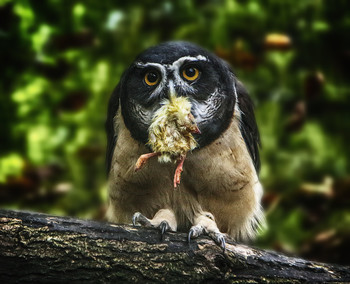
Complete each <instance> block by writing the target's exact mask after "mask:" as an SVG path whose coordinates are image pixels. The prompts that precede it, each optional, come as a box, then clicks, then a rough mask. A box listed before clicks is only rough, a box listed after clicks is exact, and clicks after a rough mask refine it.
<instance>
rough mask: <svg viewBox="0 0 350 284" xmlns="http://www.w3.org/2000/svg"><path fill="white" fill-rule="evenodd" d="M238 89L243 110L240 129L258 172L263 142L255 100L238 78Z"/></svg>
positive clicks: (239, 103) (239, 101)
mask: <svg viewBox="0 0 350 284" xmlns="http://www.w3.org/2000/svg"><path fill="white" fill-rule="evenodd" d="M236 91H237V97H238V106H239V109H240V110H241V123H240V131H241V134H242V136H243V139H244V142H245V144H246V146H247V148H248V151H249V154H250V156H251V158H252V160H253V163H254V166H255V169H256V172H257V173H258V172H259V171H260V155H259V147H260V146H261V142H260V134H259V130H258V126H257V124H256V120H255V115H254V107H253V102H252V100H251V98H250V97H249V95H248V92H247V91H246V89H245V88H244V86H243V84H242V83H241V82H239V81H238V80H237V81H236Z"/></svg>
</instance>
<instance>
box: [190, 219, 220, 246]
mask: <svg viewBox="0 0 350 284" xmlns="http://www.w3.org/2000/svg"><path fill="white" fill-rule="evenodd" d="M204 234H207V235H208V236H209V237H210V238H211V239H212V240H213V241H214V242H215V243H216V244H217V245H218V246H220V247H221V248H222V250H223V251H224V252H225V250H226V240H225V236H224V234H223V233H220V232H212V231H207V230H206V229H205V228H204V227H203V226H201V225H196V226H192V228H191V229H190V231H189V233H188V237H187V239H188V243H189V244H190V242H191V239H194V238H197V237H199V236H201V235H204Z"/></svg>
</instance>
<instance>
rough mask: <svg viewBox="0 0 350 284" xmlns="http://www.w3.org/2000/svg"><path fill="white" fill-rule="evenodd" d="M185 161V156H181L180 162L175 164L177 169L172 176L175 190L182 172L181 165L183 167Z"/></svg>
mask: <svg viewBox="0 0 350 284" xmlns="http://www.w3.org/2000/svg"><path fill="white" fill-rule="evenodd" d="M185 159H186V155H185V156H182V157H181V158H180V160H179V161H178V162H177V167H176V170H175V174H174V188H177V187H178V186H179V185H180V181H181V173H182V171H183V165H184V162H185Z"/></svg>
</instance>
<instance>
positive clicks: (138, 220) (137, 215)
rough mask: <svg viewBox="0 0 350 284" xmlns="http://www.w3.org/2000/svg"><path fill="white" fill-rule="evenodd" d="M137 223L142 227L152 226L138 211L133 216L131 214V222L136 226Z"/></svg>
mask: <svg viewBox="0 0 350 284" xmlns="http://www.w3.org/2000/svg"><path fill="white" fill-rule="evenodd" d="M137 223H139V224H140V225H141V226H144V227H152V224H151V221H150V220H149V219H148V218H147V217H145V216H143V215H142V214H141V213H140V212H136V213H135V214H134V216H132V224H133V225H134V226H136V224H137Z"/></svg>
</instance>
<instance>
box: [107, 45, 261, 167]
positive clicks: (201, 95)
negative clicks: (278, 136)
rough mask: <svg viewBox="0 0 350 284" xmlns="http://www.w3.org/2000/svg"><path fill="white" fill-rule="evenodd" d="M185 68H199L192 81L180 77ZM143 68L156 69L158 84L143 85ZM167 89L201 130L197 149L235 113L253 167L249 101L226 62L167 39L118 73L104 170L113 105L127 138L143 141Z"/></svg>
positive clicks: (254, 133)
mask: <svg viewBox="0 0 350 284" xmlns="http://www.w3.org/2000/svg"><path fill="white" fill-rule="evenodd" d="M174 62H175V63H174ZM189 67H193V68H197V69H198V70H199V72H200V75H199V77H198V79H196V80H194V81H193V82H186V80H185V79H184V78H181V76H182V75H181V74H182V72H183V70H184V69H185V68H189ZM147 72H156V74H157V75H158V76H159V77H160V82H159V83H158V84H155V85H152V86H149V85H147V84H146V83H145V80H144V78H145V75H146V74H147ZM170 82H171V83H170ZM183 82H184V83H183ZM170 88H173V90H174V91H175V93H176V95H177V96H186V97H188V98H189V100H190V102H191V103H192V110H191V112H192V114H193V116H194V117H195V120H196V122H197V125H198V127H199V129H200V131H201V134H199V135H194V136H195V139H196V140H197V142H198V144H199V151H200V148H203V147H205V146H207V145H208V144H211V143H213V142H214V141H215V140H216V139H217V138H218V137H219V136H220V135H221V134H222V133H223V132H224V131H225V130H226V129H227V128H228V126H229V125H230V123H231V119H232V117H233V113H234V112H235V111H237V112H238V111H239V112H240V114H239V116H240V131H241V134H242V136H243V138H244V141H245V144H246V146H247V148H248V150H249V154H250V156H251V158H252V160H253V163H254V166H255V168H256V170H257V171H258V170H259V168H260V159H259V151H258V147H259V145H260V139H259V132H258V128H257V125H256V121H255V117H254V113H253V105H252V102H251V99H250V98H249V96H248V93H247V91H246V90H245V89H244V87H243V85H242V84H241V83H240V82H239V81H238V80H237V78H236V76H235V75H234V73H233V72H232V70H231V68H230V67H229V65H228V64H227V63H226V62H224V61H223V60H221V59H220V58H218V57H217V56H215V55H214V54H212V53H210V52H208V51H207V50H205V49H202V48H200V47H199V46H197V45H194V44H191V43H187V42H167V43H163V44H160V45H158V46H155V47H151V48H149V49H147V50H146V51H144V52H143V53H141V54H140V55H139V56H138V57H137V58H136V59H135V61H134V62H133V63H132V64H131V66H130V67H129V68H128V69H127V70H126V71H125V72H124V74H123V75H122V78H121V80H120V82H119V84H118V86H117V87H116V88H115V90H114V91H113V93H112V96H111V98H110V101H109V106H108V115H107V121H106V131H107V143H108V144H107V160H106V162H107V171H108V172H109V170H110V167H111V161H112V155H113V151H114V147H115V141H116V139H117V135H118V133H117V132H118V130H117V129H115V123H114V117H115V116H116V114H117V111H118V108H119V104H120V106H121V112H122V117H123V119H124V122H125V125H126V127H127V128H128V129H129V131H130V133H131V135H132V137H133V138H134V139H135V140H137V141H139V142H141V143H144V144H146V143H147V139H148V128H149V126H150V123H151V119H152V117H153V115H154V113H155V111H156V110H157V109H158V108H159V107H160V105H161V101H162V100H163V99H165V98H168V97H169V93H170V91H171V90H170Z"/></svg>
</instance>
